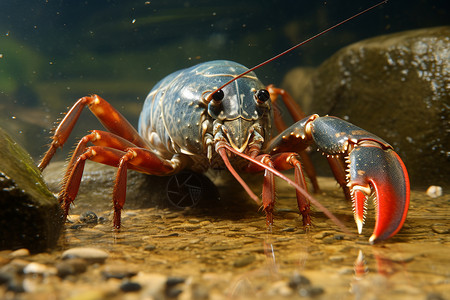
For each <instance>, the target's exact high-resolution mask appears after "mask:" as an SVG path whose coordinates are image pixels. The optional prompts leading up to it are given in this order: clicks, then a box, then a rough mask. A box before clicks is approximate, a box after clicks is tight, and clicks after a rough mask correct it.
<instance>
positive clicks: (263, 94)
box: [255, 89, 270, 104]
mask: <svg viewBox="0 0 450 300" xmlns="http://www.w3.org/2000/svg"><path fill="white" fill-rule="evenodd" d="M255 96H256V99H257V101H258V103H260V104H262V103H264V102H266V101H267V100H269V99H270V94H269V92H268V91H267V90H265V89H261V90H258V91H257V92H256V94H255Z"/></svg>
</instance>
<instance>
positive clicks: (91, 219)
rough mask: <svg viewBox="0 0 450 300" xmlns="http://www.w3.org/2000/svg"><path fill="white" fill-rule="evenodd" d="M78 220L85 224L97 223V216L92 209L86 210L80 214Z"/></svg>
mask: <svg viewBox="0 0 450 300" xmlns="http://www.w3.org/2000/svg"><path fill="white" fill-rule="evenodd" d="M80 222H81V223H85V224H97V223H98V217H97V215H96V214H95V213H94V212H93V211H90V210H88V211H86V212H84V213H82V214H81V215H80Z"/></svg>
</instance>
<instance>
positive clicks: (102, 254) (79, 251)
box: [62, 247, 109, 263]
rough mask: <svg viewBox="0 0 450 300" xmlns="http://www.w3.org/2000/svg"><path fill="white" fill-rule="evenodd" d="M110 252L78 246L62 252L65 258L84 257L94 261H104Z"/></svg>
mask: <svg viewBox="0 0 450 300" xmlns="http://www.w3.org/2000/svg"><path fill="white" fill-rule="evenodd" d="M108 256H109V254H108V252H106V251H104V250H102V249H98V248H88V247H76V248H71V249H69V250H66V251H64V252H63V254H62V258H63V259H68V258H82V259H85V260H87V261H89V262H92V263H103V262H104V261H105V260H106V259H107V258H108Z"/></svg>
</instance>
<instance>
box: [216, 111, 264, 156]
mask: <svg viewBox="0 0 450 300" xmlns="http://www.w3.org/2000/svg"><path fill="white" fill-rule="evenodd" d="M258 127H259V126H255V123H254V122H252V121H249V120H245V119H243V118H237V119H234V120H230V121H228V120H227V121H224V122H223V125H222V127H221V128H222V132H223V134H224V136H225V138H226V139H227V141H228V143H229V144H230V145H231V147H233V149H235V150H236V151H238V152H240V153H244V151H245V150H246V149H247V147H248V145H249V143H250V141H253V140H254V135H255V134H256V136H258V137H259V136H260V134H259V133H258V130H257V129H258ZM255 129H256V130H255Z"/></svg>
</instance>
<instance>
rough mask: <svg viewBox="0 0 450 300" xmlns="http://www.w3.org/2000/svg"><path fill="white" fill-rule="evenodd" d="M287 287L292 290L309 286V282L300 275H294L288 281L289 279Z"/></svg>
mask: <svg viewBox="0 0 450 300" xmlns="http://www.w3.org/2000/svg"><path fill="white" fill-rule="evenodd" d="M288 284H289V287H290V288H292V289H296V288H298V287H301V286H309V285H310V284H311V281H310V280H309V279H308V278H306V277H305V276H303V275H300V274H294V275H293V276H292V277H291V278H290V279H289V283H288Z"/></svg>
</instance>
